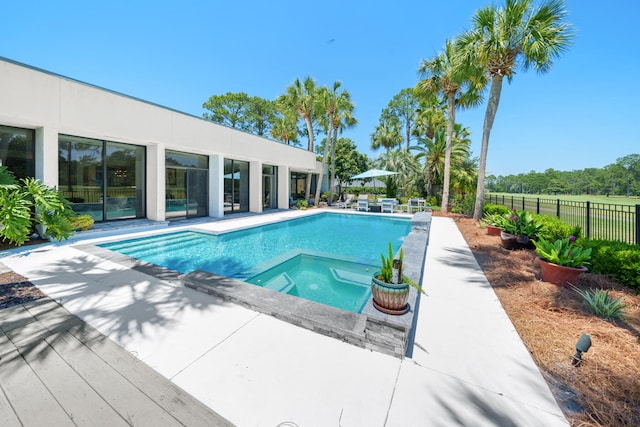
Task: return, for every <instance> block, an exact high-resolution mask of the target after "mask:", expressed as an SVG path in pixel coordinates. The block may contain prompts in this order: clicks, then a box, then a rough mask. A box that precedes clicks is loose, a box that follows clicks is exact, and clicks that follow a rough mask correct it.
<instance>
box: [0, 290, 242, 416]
mask: <svg viewBox="0 0 640 427" xmlns="http://www.w3.org/2000/svg"><path fill="white" fill-rule="evenodd" d="M0 425H1V426H4V427H9V426H27V427H29V426H43V425H50V426H67V425H69V426H102V425H104V426H154V427H155V426H231V425H232V424H231V423H230V422H228V421H227V420H225V419H224V418H222V417H221V416H220V415H218V414H216V413H215V412H214V411H212V410H211V409H209V408H208V407H207V406H205V405H203V404H202V403H201V402H200V401H198V400H196V399H195V398H193V397H192V396H191V395H189V394H188V393H186V392H185V391H184V390H182V389H181V388H179V387H178V386H176V385H175V384H173V383H172V382H171V381H169V380H168V379H166V378H165V377H163V376H162V375H160V374H159V373H157V372H156V371H154V370H153V369H151V368H150V367H149V366H147V365H145V364H144V363H143V362H141V361H140V360H139V359H137V358H135V357H134V356H132V355H131V354H129V353H128V352H127V351H126V350H125V349H123V348H122V347H120V346H119V345H117V344H116V343H114V342H113V341H111V340H110V339H109V338H107V337H105V336H104V335H102V334H101V333H99V332H98V331H97V330H95V329H94V328H92V327H91V326H89V325H87V324H86V323H84V322H83V321H82V320H80V319H79V318H78V317H76V316H74V315H72V314H70V313H69V312H68V311H67V310H65V309H64V308H63V307H62V306H60V305H59V304H58V303H56V302H55V301H53V300H51V299H49V298H43V299H41V300H38V301H33V302H30V303H27V304H24V305H19V306H15V307H11V308H7V309H3V310H0Z"/></svg>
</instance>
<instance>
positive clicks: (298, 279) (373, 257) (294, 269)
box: [100, 212, 411, 312]
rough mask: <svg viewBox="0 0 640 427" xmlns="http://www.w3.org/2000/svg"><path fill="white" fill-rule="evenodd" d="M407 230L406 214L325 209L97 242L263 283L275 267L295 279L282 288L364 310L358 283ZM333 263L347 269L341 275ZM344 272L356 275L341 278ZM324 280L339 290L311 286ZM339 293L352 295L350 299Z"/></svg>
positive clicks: (173, 265) (178, 266)
mask: <svg viewBox="0 0 640 427" xmlns="http://www.w3.org/2000/svg"><path fill="white" fill-rule="evenodd" d="M410 231H411V221H410V220H409V219H404V218H394V217H383V216H369V215H353V214H338V213H331V212H327V213H321V214H316V215H310V216H307V217H304V218H298V219H293V220H287V221H282V222H277V223H273V224H267V225H262V226H258V227H252V228H248V229H244V230H238V231H232V232H227V233H222V234H209V233H205V232H199V231H181V232H177V233H168V234H162V235H158V236H151V237H144V238H139V239H132V240H126V241H122V242H114V243H105V244H101V245H100V246H101V247H103V248H106V249H109V250H112V251H114V252H118V253H121V254H124V255H127V256H130V257H132V258H136V259H139V260H142V261H146V262H149V263H151V264H155V265H159V266H162V267H166V268H169V269H171V270H176V271H179V272H181V273H190V272H192V271H195V270H203V271H208V272H211V273H215V274H219V275H221V276H226V277H231V278H235V279H240V280H244V281H248V282H249V283H254V284H258V285H262V284H263V282H268V281H269V280H270V279H268V278H267V276H265V274H270V273H267V272H269V271H271V272H272V273H273V274H274V277H276V276H278V274H279V275H280V276H279V278H278V279H275V281H276V282H277V281H278V280H280V281H284V282H283V283H284V284H286V283H287V280H290V281H291V282H295V284H296V285H295V286H288V287H287V288H286V290H285V289H284V288H282V289H276V290H278V291H285V292H287V293H290V294H291V295H297V296H300V297H302V298H305V299H311V300H313V301H316V302H321V303H324V304H328V305H333V306H334V307H336V306H337V307H338V308H343V309H347V310H349V311H354V312H359V310H361V309H362V304H361V299H362V298H366V299H368V297H369V296H368V295H366V296H362V295H361V293H360V291H361V288H362V286H363V285H364V286H365V287H366V289H367V291H368V285H369V284H370V283H369V282H370V277H371V274H370V271H371V270H372V269H374V268H375V266H377V265H379V263H380V254H381V253H382V252H385V251H386V248H387V245H388V243H389V242H391V243H392V246H393V250H394V251H397V250H398V249H399V248H400V246H401V245H402V242H403V239H404V237H405V236H406V235H407V234H409V232H410ZM301 255H304V257H303V258H298V261H291V260H294V259H295V258H296V257H299V256H301ZM314 259H315V262H313V260H314ZM327 259H328V261H327ZM287 262H288V264H287ZM338 264H340V268H335V267H331V266H332V265H338ZM332 268H333V270H334V271H332V270H331V269H332ZM287 269H290V270H291V272H288V271H287ZM336 271H337V272H338V274H339V273H340V271H343V272H349V273H348V274H344V275H343V276H338V279H336V277H335V272H336ZM276 272H279V273H277V274H276ZM357 272H362V273H357ZM283 273H286V274H287V276H288V279H287V277H285V276H282V274H283ZM261 274H262V275H263V276H260V275H261ZM367 274H368V278H367ZM309 275H312V276H313V277H309ZM305 276H306V277H305ZM347 276H349V277H350V278H351V279H353V278H356V277H358V278H359V279H358V280H342V281H341V280H339V278H340V277H342V278H344V277H347ZM271 279H272V280H273V278H271ZM322 282H327V283H328V282H331V284H330V285H329V286H334V290H335V292H334V291H327V292H325V293H328V294H332V293H334V295H333V296H331V297H330V298H328V299H326V298H320V297H317V296H318V295H319V294H321V293H323V292H324V290H323V292H314V291H317V290H318V289H320V287H318V288H316V289H312V288H313V286H311V285H314V284H315V285H320V283H322ZM349 282H351V283H349ZM273 283H274V282H272V284H273ZM304 283H306V284H307V285H305V286H303V284H304ZM289 284H291V283H289ZM336 285H340V286H339V287H336ZM283 286H284V285H283ZM354 286H357V287H358V288H356V289H355V291H354V289H353V287H354ZM274 287H277V286H276V285H274ZM340 289H342V290H340ZM314 295H315V296H314ZM354 295H356V296H355V297H354ZM319 299H320V300H319ZM342 299H344V300H348V301H349V303H348V304H346V305H347V306H346V307H345V306H344V305H345V304H344V302H343V301H342Z"/></svg>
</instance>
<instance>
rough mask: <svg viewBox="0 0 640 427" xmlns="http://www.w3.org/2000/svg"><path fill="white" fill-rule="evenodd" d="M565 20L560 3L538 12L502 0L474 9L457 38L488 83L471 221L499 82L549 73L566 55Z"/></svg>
mask: <svg viewBox="0 0 640 427" xmlns="http://www.w3.org/2000/svg"><path fill="white" fill-rule="evenodd" d="M566 15H567V12H566V10H565V3H564V1H563V0H548V1H546V2H544V3H542V4H541V5H539V6H538V7H534V6H533V5H532V0H506V6H505V7H497V6H495V5H492V6H486V7H483V8H481V9H480V10H478V11H477V12H476V14H475V16H474V17H473V20H472V26H471V29H470V30H469V31H467V32H465V33H463V34H462V35H460V36H459V37H458V41H457V44H458V47H459V49H460V51H462V52H463V55H464V57H465V59H466V60H469V61H476V62H477V63H479V64H480V65H482V66H483V67H484V68H485V72H486V73H487V74H488V75H489V78H490V80H491V88H490V90H489V101H488V103H487V110H486V113H485V117H484V126H483V130H482V146H481V149H480V164H479V166H478V185H477V189H476V203H475V210H474V213H473V217H474V219H476V220H480V218H481V216H482V199H483V196H484V179H485V173H486V172H485V171H486V167H487V149H488V147H489V135H490V133H491V128H492V127H493V121H494V119H495V117H496V112H497V111H498V103H499V102H500V93H501V91H502V81H503V79H504V77H507V80H508V81H509V82H511V80H512V78H513V75H514V74H515V72H516V70H517V69H518V68H521V69H523V70H525V71H526V70H529V69H531V68H533V69H534V70H536V71H537V72H538V73H545V72H547V71H549V70H550V69H551V66H552V65H553V60H554V59H556V58H559V57H560V56H561V55H562V53H563V52H564V51H566V50H567V48H568V47H569V45H570V44H571V41H572V38H573V31H572V27H571V24H569V23H567V22H565V18H566Z"/></svg>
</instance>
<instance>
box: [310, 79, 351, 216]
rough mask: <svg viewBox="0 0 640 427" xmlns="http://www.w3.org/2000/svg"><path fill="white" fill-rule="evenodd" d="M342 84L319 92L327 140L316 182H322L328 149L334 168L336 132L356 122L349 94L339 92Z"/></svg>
mask: <svg viewBox="0 0 640 427" xmlns="http://www.w3.org/2000/svg"><path fill="white" fill-rule="evenodd" d="M341 86H342V83H340V82H334V83H333V88H332V89H328V88H327V87H323V88H321V89H320V90H319V94H318V99H319V106H320V108H321V109H322V110H323V111H324V115H323V116H322V117H321V118H320V124H321V125H322V126H324V128H325V132H326V134H327V140H326V142H325V144H324V153H323V155H322V171H321V172H320V176H319V177H318V182H322V178H323V176H322V175H323V172H324V168H325V166H326V164H327V157H328V154H329V148H331V152H332V164H333V167H335V160H334V157H335V144H336V140H337V139H338V131H342V130H343V129H344V128H346V127H351V126H355V125H356V123H357V120H356V119H355V118H354V117H353V109H354V105H353V103H352V102H351V94H350V93H349V91H347V90H341V91H338V89H340V87H341ZM334 177H335V171H334V169H332V173H331V179H330V183H329V203H331V202H332V201H333V180H334ZM319 200H320V185H318V186H317V187H316V202H315V204H316V205H317V204H318V201H319Z"/></svg>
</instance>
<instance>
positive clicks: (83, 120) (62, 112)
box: [0, 58, 320, 220]
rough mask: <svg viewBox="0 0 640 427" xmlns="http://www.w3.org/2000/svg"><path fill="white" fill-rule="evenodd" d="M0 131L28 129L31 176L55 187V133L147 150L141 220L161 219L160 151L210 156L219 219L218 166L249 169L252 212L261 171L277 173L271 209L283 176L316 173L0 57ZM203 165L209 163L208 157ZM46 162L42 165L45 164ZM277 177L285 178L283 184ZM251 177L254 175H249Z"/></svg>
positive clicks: (185, 118)
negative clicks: (225, 162) (240, 164)
mask: <svg viewBox="0 0 640 427" xmlns="http://www.w3.org/2000/svg"><path fill="white" fill-rule="evenodd" d="M0 94H1V95H0V125H5V126H14V127H20V128H29V129H36V156H37V157H38V158H37V159H36V176H37V177H38V178H40V179H42V180H43V181H44V182H45V183H47V184H48V185H57V183H58V182H57V181H58V164H57V162H58V160H57V159H58V155H57V150H58V147H57V142H58V134H66V135H72V136H80V137H86V138H94V139H99V140H107V141H113V142H124V143H128V144H135V145H143V146H146V147H148V148H147V196H146V197H147V216H148V217H149V218H151V219H154V220H160V219H164V169H165V166H164V151H165V150H166V149H170V150H177V151H183V152H189V153H195V154H204V155H208V156H216V157H214V158H215V159H216V162H214V163H215V165H214V167H212V168H210V175H212V176H211V178H210V181H211V182H210V184H213V185H212V186H211V190H212V191H210V197H215V198H220V201H218V200H217V199H215V200H211V199H210V203H209V206H210V215H212V216H221V215H222V209H221V204H222V197H223V195H222V194H220V193H221V185H222V184H221V181H222V173H221V172H220V161H221V159H224V158H228V159H235V160H243V161H248V162H250V163H251V172H250V182H251V184H250V210H251V211H254V212H260V211H261V210H262V206H261V202H260V200H261V194H262V188H261V186H262V177H261V165H262V164H268V165H273V166H278V168H279V171H280V172H279V174H278V175H279V176H278V178H279V179H278V194H279V197H278V207H280V208H288V194H289V179H288V173H289V171H298V172H308V171H317V170H318V168H319V167H320V165H319V164H318V163H317V162H316V160H315V154H314V153H311V152H308V151H306V150H304V149H301V148H297V147H291V146H287V145H285V144H281V143H278V142H275V141H271V140H269V139H266V138H261V137H258V136H255V135H251V134H247V133H244V132H240V131H237V130H234V129H231V128H227V127H225V126H221V125H218V124H215V123H212V122H210V121H206V120H203V119H200V118H197V117H193V116H190V115H188V114H184V113H180V112H177V111H174V110H171V109H168V108H164V107H160V106H157V105H154V104H151V103H147V102H144V101H141V100H137V99H134V98H131V97H127V96H125V95H122V94H118V93H114V92H111V91H108V90H104V89H101V88H97V87H95V86H91V85H88V84H85V83H80V82H77V81H74V80H71V79H68V78H65V77H62V76H58V75H54V74H51V73H48V72H44V71H42V70H37V69H34V68H31V67H28V66H25V65H23V64H18V63H15V62H12V61H10V60H6V59H2V58H0ZM210 158H211V157H210ZM45 159H46V160H45ZM282 170H285V171H287V179H282V178H284V176H283V173H282ZM256 175H257V176H256Z"/></svg>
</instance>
